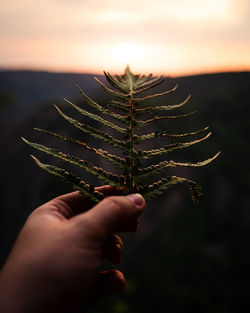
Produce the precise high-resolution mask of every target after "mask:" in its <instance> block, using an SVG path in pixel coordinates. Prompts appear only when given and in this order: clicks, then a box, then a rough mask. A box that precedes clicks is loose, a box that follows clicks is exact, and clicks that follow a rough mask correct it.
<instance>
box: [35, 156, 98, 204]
mask: <svg viewBox="0 0 250 313" xmlns="http://www.w3.org/2000/svg"><path fill="white" fill-rule="evenodd" d="M31 157H32V158H33V159H34V160H35V162H36V164H37V165H38V166H39V167H41V168H42V169H43V170H45V171H47V172H49V173H50V174H53V175H55V176H58V177H60V179H62V180H63V181H65V182H67V183H69V184H71V185H72V187H73V188H74V189H76V190H78V191H80V192H81V193H82V194H84V195H85V196H87V197H88V198H90V200H92V201H94V202H99V201H100V200H102V199H103V198H104V194H103V193H101V192H99V191H92V189H93V186H91V185H89V184H87V183H85V182H84V181H83V180H82V179H81V178H79V177H77V176H75V175H74V174H72V173H70V172H67V171H65V170H64V169H62V168H59V167H56V166H53V165H50V164H44V163H42V162H40V161H39V160H38V159H37V158H36V157H34V156H33V155H31Z"/></svg>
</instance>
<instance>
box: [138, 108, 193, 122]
mask: <svg viewBox="0 0 250 313" xmlns="http://www.w3.org/2000/svg"><path fill="white" fill-rule="evenodd" d="M194 113H196V111H193V112H190V113H187V114H182V115H169V116H155V117H154V118H151V119H149V120H146V121H137V123H138V125H140V126H143V125H145V124H148V123H152V122H155V121H159V120H172V119H176V118H182V117H187V116H190V115H193V114H194Z"/></svg>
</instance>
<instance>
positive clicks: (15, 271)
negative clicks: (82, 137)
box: [0, 186, 145, 313]
mask: <svg viewBox="0 0 250 313" xmlns="http://www.w3.org/2000/svg"><path fill="white" fill-rule="evenodd" d="M97 190H99V191H102V192H103V193H105V194H106V195H110V194H117V193H119V191H117V190H115V189H114V188H113V187H110V186H103V187H100V188H97ZM144 207H145V200H144V199H143V197H142V196H141V195H138V194H135V195H128V196H119V195H117V196H108V197H107V198H105V199H104V200H103V201H101V202H100V203H99V204H97V205H95V206H93V203H91V202H90V200H89V199H88V198H87V197H85V196H83V195H81V194H80V193H78V192H73V193H70V194H66V195H63V196H60V197H57V198H55V199H53V200H51V201H49V202H47V203H45V204H43V205H42V206H40V207H39V208H37V209H36V210H34V211H33V212H32V214H31V215H30V216H29V217H28V219H27V221H26V223H25V225H24V227H23V229H22V230H21V232H20V234H19V236H18V238H17V240H16V242H15V244H14V247H13V249H12V251H11V253H10V255H9V257H8V259H7V261H6V263H5V265H4V267H3V269H2V271H1V273H0V312H5V313H33V312H36V313H44V312H46V313H52V312H53V313H57V312H58V313H59V312H60V313H68V312H72V313H78V312H83V311H84V309H85V308H86V307H87V306H88V305H89V303H91V302H92V301H96V300H97V299H98V298H101V297H104V296H109V295H114V294H119V293H122V292H123V291H124V288H125V278H124V276H123V274H122V273H121V272H120V271H118V270H109V271H103V272H100V265H101V263H102V261H103V260H108V261H110V262H113V263H120V261H121V257H122V251H123V243H122V240H121V239H120V237H118V236H117V235H115V234H114V233H115V232H133V231H136V230H137V228H138V218H139V216H140V215H141V213H142V212H143V210H144Z"/></svg>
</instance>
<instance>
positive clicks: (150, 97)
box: [133, 85, 178, 103]
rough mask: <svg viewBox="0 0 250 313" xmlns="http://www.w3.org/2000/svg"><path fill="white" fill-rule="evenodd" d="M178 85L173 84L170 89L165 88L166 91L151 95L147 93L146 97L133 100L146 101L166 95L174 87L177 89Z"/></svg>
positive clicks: (173, 89) (172, 90)
mask: <svg viewBox="0 0 250 313" xmlns="http://www.w3.org/2000/svg"><path fill="white" fill-rule="evenodd" d="M177 87H178V85H175V86H174V88H172V89H170V90H166V91H163V92H161V93H155V94H153V95H149V96H146V97H143V98H134V99H133V100H134V102H136V103H138V102H142V101H147V100H150V99H154V98H158V97H162V96H164V95H167V94H169V93H171V92H174V91H175V90H176V89H177Z"/></svg>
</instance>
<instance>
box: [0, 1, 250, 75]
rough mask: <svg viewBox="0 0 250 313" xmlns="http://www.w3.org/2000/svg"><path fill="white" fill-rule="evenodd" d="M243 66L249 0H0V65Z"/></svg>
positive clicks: (247, 60) (247, 52)
mask: <svg viewBox="0 0 250 313" xmlns="http://www.w3.org/2000/svg"><path fill="white" fill-rule="evenodd" d="M126 64H130V66H131V68H132V70H133V71H134V72H145V73H147V72H153V73H163V74H170V75H183V74H184V75H186V74H195V73H204V72H217V71H232V70H250V1H249V0H133V1H131V0H126V1H125V0H43V1H37V0H1V1H0V68H22V69H40V70H52V71H74V72H91V73H98V72H100V71H102V70H107V71H110V72H117V71H118V72H121V71H122V70H123V69H124V67H125V66H126Z"/></svg>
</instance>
